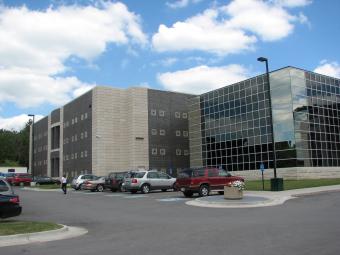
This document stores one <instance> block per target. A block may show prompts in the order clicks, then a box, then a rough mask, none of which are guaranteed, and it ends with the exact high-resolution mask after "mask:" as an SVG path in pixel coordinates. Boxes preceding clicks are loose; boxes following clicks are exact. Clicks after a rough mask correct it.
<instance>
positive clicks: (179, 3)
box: [166, 0, 202, 9]
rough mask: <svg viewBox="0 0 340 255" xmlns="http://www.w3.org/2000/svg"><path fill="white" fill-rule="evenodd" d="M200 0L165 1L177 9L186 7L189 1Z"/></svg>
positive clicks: (196, 0)
mask: <svg viewBox="0 0 340 255" xmlns="http://www.w3.org/2000/svg"><path fill="white" fill-rule="evenodd" d="M201 1H202V0H177V1H174V2H166V5H167V6H168V7H170V8H172V9H179V8H184V7H187V6H188V5H189V4H190V3H194V4H196V3H199V2H201Z"/></svg>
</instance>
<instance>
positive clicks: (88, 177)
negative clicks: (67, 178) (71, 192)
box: [71, 174, 98, 190]
mask: <svg viewBox="0 0 340 255" xmlns="http://www.w3.org/2000/svg"><path fill="white" fill-rule="evenodd" d="M97 178H98V177H97V176H95V175H93V174H81V175H79V176H78V177H75V178H74V179H73V180H72V183H71V187H72V188H74V189H75V190H81V189H83V185H84V182H85V181H92V180H95V179H97Z"/></svg>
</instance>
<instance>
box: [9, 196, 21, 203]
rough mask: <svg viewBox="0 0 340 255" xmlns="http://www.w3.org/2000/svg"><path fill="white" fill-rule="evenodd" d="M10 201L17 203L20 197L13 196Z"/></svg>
mask: <svg viewBox="0 0 340 255" xmlns="http://www.w3.org/2000/svg"><path fill="white" fill-rule="evenodd" d="M9 202H11V203H15V204H19V202H20V201H19V197H13V198H11V199H10V200H9Z"/></svg>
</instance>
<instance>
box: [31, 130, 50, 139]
mask: <svg viewBox="0 0 340 255" xmlns="http://www.w3.org/2000/svg"><path fill="white" fill-rule="evenodd" d="M46 136H47V131H46V132H44V133H43V134H34V137H33V140H34V141H37V140H40V139H42V138H43V137H46Z"/></svg>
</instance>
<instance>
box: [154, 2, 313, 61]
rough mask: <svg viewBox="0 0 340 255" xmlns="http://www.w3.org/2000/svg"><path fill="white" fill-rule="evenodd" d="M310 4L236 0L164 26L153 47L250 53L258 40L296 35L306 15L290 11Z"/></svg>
mask: <svg viewBox="0 0 340 255" xmlns="http://www.w3.org/2000/svg"><path fill="white" fill-rule="evenodd" d="M307 2H308V1H295V2H294V1H292V0H291V1H262V0H233V1H231V2H230V3H229V4H228V5H225V6H220V7H215V8H210V9H207V10H205V11H204V12H203V13H200V14H198V15H196V16H193V17H191V18H189V19H187V20H185V21H178V22H176V23H174V24H173V25H172V26H169V27H168V26H166V25H164V24H161V25H160V26H159V28H158V32H157V33H156V34H154V35H153V37H152V45H153V47H154V49H155V50H156V51H159V52H164V51H184V50H200V51H206V52H210V53H215V54H219V55H227V54H231V53H239V52H242V51H245V50H251V49H253V48H254V47H255V43H256V42H257V41H258V39H261V40H263V41H276V40H280V39H282V38H285V37H287V36H288V35H289V34H291V33H292V32H293V30H294V26H295V24H296V23H298V22H300V23H301V22H303V23H307V21H308V19H307V17H306V16H304V15H303V13H301V14H300V15H299V16H295V15H293V14H292V13H290V12H289V8H293V7H295V8H296V7H302V6H304V5H306V4H303V3H307ZM293 3H295V5H294V4H293ZM288 7H289V8H288ZM302 17H303V20H302Z"/></svg>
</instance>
